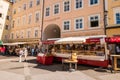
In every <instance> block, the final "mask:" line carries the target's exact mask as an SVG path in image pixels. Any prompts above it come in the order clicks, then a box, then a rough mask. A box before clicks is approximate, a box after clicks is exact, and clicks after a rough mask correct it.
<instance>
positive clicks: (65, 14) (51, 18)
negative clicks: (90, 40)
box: [43, 0, 105, 40]
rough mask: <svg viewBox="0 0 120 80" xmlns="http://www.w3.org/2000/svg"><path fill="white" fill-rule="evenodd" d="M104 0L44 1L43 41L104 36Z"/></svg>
mask: <svg viewBox="0 0 120 80" xmlns="http://www.w3.org/2000/svg"><path fill="white" fill-rule="evenodd" d="M103 3H104V0H44V5H45V6H44V24H43V26H44V27H43V33H44V37H43V39H44V40H46V39H48V38H59V37H74V36H91V35H104V34H105V31H104V4H103Z"/></svg>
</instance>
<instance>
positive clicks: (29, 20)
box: [28, 14, 32, 24]
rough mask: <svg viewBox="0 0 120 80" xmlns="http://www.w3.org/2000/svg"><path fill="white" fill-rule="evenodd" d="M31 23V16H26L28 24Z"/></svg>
mask: <svg viewBox="0 0 120 80" xmlns="http://www.w3.org/2000/svg"><path fill="white" fill-rule="evenodd" d="M31 21H32V14H29V16H28V24H31Z"/></svg>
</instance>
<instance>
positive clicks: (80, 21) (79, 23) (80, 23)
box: [75, 18, 83, 29]
mask: <svg viewBox="0 0 120 80" xmlns="http://www.w3.org/2000/svg"><path fill="white" fill-rule="evenodd" d="M82 28H83V18H79V19H76V20H75V29H82Z"/></svg>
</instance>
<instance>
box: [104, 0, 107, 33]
mask: <svg viewBox="0 0 120 80" xmlns="http://www.w3.org/2000/svg"><path fill="white" fill-rule="evenodd" d="M106 6H107V5H106V0H103V15H104V34H105V35H106V27H107V14H108V11H107V9H106Z"/></svg>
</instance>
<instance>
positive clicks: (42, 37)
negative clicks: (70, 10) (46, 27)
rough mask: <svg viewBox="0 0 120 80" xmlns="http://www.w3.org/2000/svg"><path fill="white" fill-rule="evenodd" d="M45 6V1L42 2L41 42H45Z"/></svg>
mask: <svg viewBox="0 0 120 80" xmlns="http://www.w3.org/2000/svg"><path fill="white" fill-rule="evenodd" d="M44 4H45V0H42V19H41V20H42V22H41V38H40V40H41V42H42V41H43V23H44Z"/></svg>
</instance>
